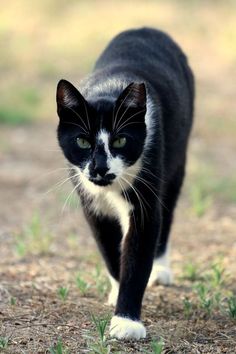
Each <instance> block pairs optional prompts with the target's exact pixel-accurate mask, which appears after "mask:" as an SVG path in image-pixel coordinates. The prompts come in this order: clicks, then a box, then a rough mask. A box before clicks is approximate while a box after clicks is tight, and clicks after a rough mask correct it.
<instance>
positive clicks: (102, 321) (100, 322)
mask: <svg viewBox="0 0 236 354" xmlns="http://www.w3.org/2000/svg"><path fill="white" fill-rule="evenodd" d="M91 317H92V320H93V323H94V324H95V327H96V330H97V333H98V335H99V338H100V341H101V342H103V343H104V342H105V340H106V337H105V331H106V328H107V325H108V323H109V321H110V315H107V316H106V317H96V316H95V315H93V314H92V315H91Z"/></svg>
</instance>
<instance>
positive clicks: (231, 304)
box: [227, 295, 236, 320]
mask: <svg viewBox="0 0 236 354" xmlns="http://www.w3.org/2000/svg"><path fill="white" fill-rule="evenodd" d="M227 305H228V310H227V312H228V314H229V317H230V318H232V319H234V320H235V319H236V296H235V295H232V296H230V297H229V298H228V299H227Z"/></svg>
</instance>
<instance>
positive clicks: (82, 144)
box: [77, 138, 91, 149]
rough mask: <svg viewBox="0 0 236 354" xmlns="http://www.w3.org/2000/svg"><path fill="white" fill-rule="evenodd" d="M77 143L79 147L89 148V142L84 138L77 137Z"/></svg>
mask: <svg viewBox="0 0 236 354" xmlns="http://www.w3.org/2000/svg"><path fill="white" fill-rule="evenodd" d="M77 144H78V146H79V147H80V148H81V149H90V148H91V144H90V142H89V141H88V140H86V139H84V138H77Z"/></svg>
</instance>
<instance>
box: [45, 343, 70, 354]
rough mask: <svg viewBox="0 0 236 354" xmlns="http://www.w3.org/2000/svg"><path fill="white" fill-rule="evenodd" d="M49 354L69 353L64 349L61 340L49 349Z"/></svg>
mask: <svg viewBox="0 0 236 354" xmlns="http://www.w3.org/2000/svg"><path fill="white" fill-rule="evenodd" d="M49 352H50V354H69V351H68V350H67V349H66V348H64V346H63V344H62V341H61V339H59V340H58V342H57V343H56V344H55V345H53V346H52V347H50V348H49Z"/></svg>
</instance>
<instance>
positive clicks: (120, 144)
mask: <svg viewBox="0 0 236 354" xmlns="http://www.w3.org/2000/svg"><path fill="white" fill-rule="evenodd" d="M125 144H126V138H118V139H116V140H114V141H113V144H112V146H113V147H114V148H117V149H119V148H123V147H124V146H125Z"/></svg>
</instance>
